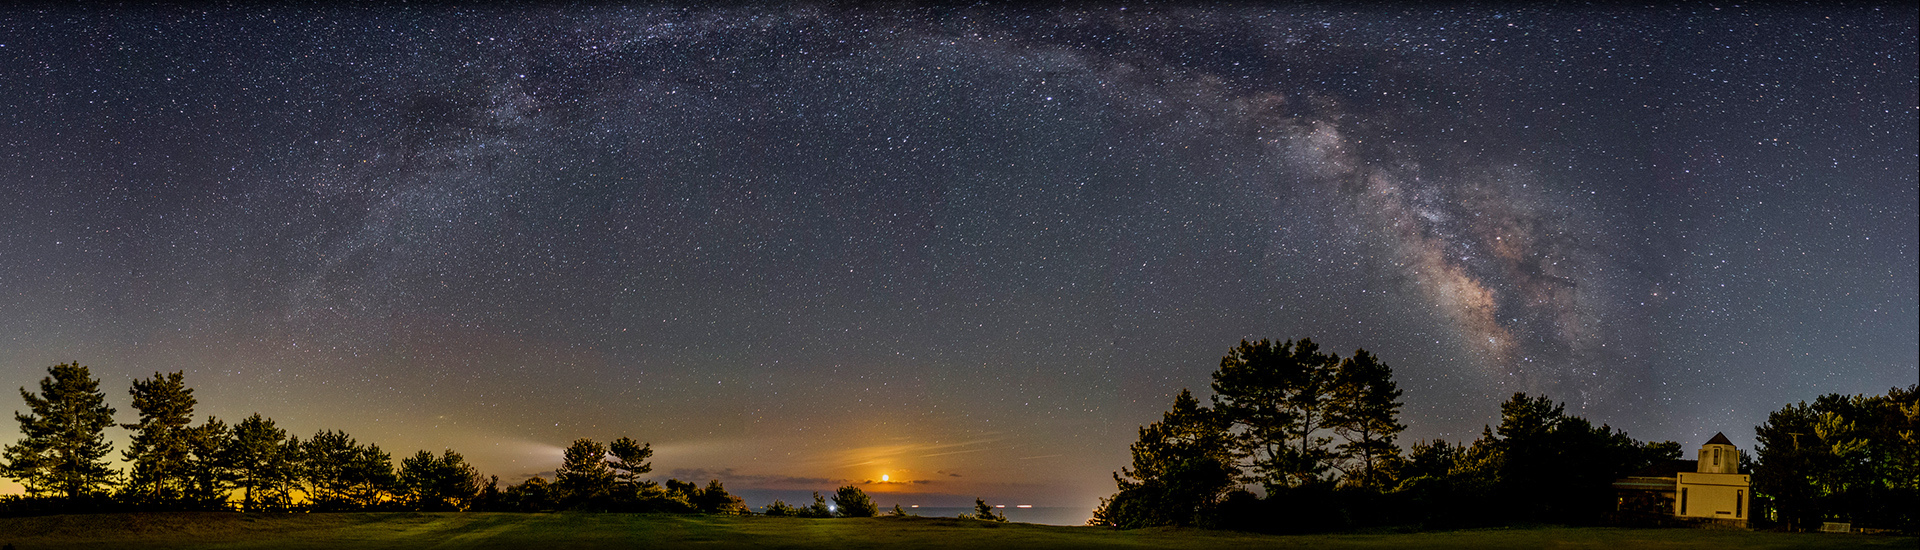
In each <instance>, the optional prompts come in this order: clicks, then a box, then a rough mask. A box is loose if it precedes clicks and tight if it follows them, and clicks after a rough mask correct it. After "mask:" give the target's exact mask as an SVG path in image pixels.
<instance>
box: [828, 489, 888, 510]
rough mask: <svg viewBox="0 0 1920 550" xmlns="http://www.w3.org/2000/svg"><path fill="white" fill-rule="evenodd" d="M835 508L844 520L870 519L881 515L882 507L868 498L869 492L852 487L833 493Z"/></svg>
mask: <svg viewBox="0 0 1920 550" xmlns="http://www.w3.org/2000/svg"><path fill="white" fill-rule="evenodd" d="M833 507H834V508H836V509H838V510H839V512H840V517H843V518H870V517H873V516H875V515H878V514H879V513H880V507H879V506H878V505H875V504H874V503H873V499H871V498H868V497H867V492H866V491H862V490H860V488H859V487H855V486H852V485H847V486H844V487H841V488H840V489H839V490H836V491H834V492H833Z"/></svg>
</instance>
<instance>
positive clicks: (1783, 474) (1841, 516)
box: [1741, 385, 1920, 533]
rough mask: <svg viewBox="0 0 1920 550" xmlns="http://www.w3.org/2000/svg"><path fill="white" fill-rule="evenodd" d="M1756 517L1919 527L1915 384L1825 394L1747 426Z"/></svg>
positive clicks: (1802, 525)
mask: <svg viewBox="0 0 1920 550" xmlns="http://www.w3.org/2000/svg"><path fill="white" fill-rule="evenodd" d="M1754 435H1755V436H1757V437H1756V439H1757V442H1758V445H1757V452H1756V453H1755V454H1756V455H1757V456H1756V457H1754V459H1753V460H1752V462H1751V464H1742V465H1741V467H1742V471H1748V472H1753V493H1754V496H1755V497H1757V498H1756V499H1755V502H1754V504H1753V506H1754V511H1755V513H1756V515H1760V516H1761V517H1765V518H1767V519H1768V520H1770V521H1772V522H1774V523H1777V524H1779V525H1781V526H1783V527H1787V528H1790V529H1796V530H1807V529H1817V528H1819V527H1820V524H1821V523H1823V522H1828V521H1835V522H1848V523H1854V524H1857V525H1862V526H1871V527H1879V528H1884V529H1899V530H1902V531H1906V532H1909V533H1912V532H1920V385H1914V386H1908V387H1906V388H1892V389H1889V390H1887V394H1886V395H1875V396H1862V395H1854V396H1845V395H1839V394H1827V395H1823V396H1820V398H1819V399H1815V400H1814V401H1813V404H1812V405H1808V404H1807V403H1806V402H1800V403H1798V404H1794V405H1787V406H1786V407H1783V408H1781V409H1780V410H1778V411H1774V412H1773V413H1772V414H1769V415H1767V422H1766V423H1765V424H1761V425H1760V426H1758V427H1756V428H1754Z"/></svg>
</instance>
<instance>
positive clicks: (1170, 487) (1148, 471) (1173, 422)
mask: <svg viewBox="0 0 1920 550" xmlns="http://www.w3.org/2000/svg"><path fill="white" fill-rule="evenodd" d="M1227 425H1228V423H1227V421H1226V420H1225V418H1224V417H1222V416H1221V415H1220V414H1219V413H1217V412H1215V411H1213V410H1211V409H1208V408H1206V407H1201V406H1200V401H1199V400H1198V399H1194V397H1193V393H1192V392H1189V391H1187V390H1184V389H1182V390H1180V394H1179V395H1177V396H1174V398H1173V409H1172V410H1169V411H1167V412H1166V414H1165V415H1163V416H1162V418H1161V420H1160V421H1159V422H1155V423H1153V424H1151V425H1147V426H1142V427H1141V428H1140V439H1139V440H1138V441H1136V442H1134V444H1133V446H1132V448H1131V450H1132V451H1133V466H1132V467H1131V468H1122V469H1121V470H1120V472H1118V473H1115V474H1114V476H1113V479H1114V482H1115V483H1116V484H1118V485H1119V492H1117V493H1115V494H1114V495H1113V497H1111V498H1108V499H1105V500H1103V502H1101V504H1100V507H1099V508H1098V509H1096V510H1094V520H1095V522H1096V523H1098V524H1101V525H1109V526H1114V527H1121V528H1128V529H1132V528H1139V527H1153V526H1168V525H1173V526H1186V525H1194V524H1196V523H1198V522H1200V520H1201V519H1202V517H1203V516H1205V515H1206V514H1207V513H1208V512H1209V511H1210V510H1211V509H1212V508H1213V507H1214V505H1215V504H1217V503H1219V501H1220V496H1221V495H1222V494H1224V493H1226V491H1227V490H1228V489H1229V488H1231V487H1233V480H1234V474H1235V473H1236V470H1235V469H1234V467H1233V449H1232V444H1233V441H1232V437H1231V435H1230V434H1228V432H1227Z"/></svg>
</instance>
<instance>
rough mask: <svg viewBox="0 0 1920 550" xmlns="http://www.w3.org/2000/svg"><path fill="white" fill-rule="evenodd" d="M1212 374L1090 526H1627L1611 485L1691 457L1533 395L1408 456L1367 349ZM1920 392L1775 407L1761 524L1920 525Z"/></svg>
mask: <svg viewBox="0 0 1920 550" xmlns="http://www.w3.org/2000/svg"><path fill="white" fill-rule="evenodd" d="M1212 378H1213V383H1212V385H1211V388H1210V389H1212V390H1213V396H1212V398H1211V400H1210V401H1211V402H1210V403H1207V404H1203V403H1202V402H1201V401H1200V400H1199V399H1197V398H1195V397H1194V396H1193V394H1192V392H1190V391H1187V390H1184V389H1183V390H1181V391H1180V393H1179V394H1178V395H1176V396H1175V397H1174V402H1173V407H1172V408H1171V409H1170V410H1168V411H1167V412H1165V413H1164V414H1163V415H1162V417H1161V419H1160V421H1158V422H1154V423H1152V424H1149V425H1147V426H1142V427H1141V428H1140V429H1139V438H1138V440H1137V441H1136V442H1135V443H1134V444H1133V445H1132V447H1131V451H1132V457H1133V459H1132V463H1131V464H1130V465H1129V466H1128V467H1125V468H1122V469H1121V470H1120V471H1119V472H1116V473H1115V474H1114V481H1115V483H1116V485H1117V486H1118V490H1117V492H1116V493H1114V494H1113V495H1112V496H1110V497H1108V498H1105V499H1102V501H1101V504H1100V506H1099V508H1097V509H1095V510H1094V518H1093V519H1092V520H1091V523H1093V524H1096V525H1108V526H1114V527H1120V528H1138V527H1151V526H1198V527H1208V528H1220V529H1235V530H1245V531H1259V532H1271V533H1300V532H1314V531H1337V530H1344V529H1352V528H1362V527H1384V526H1396V527H1413V528H1452V527H1473V526H1488V525H1500V524H1512V523H1524V522H1545V523H1563V524H1607V523H1613V524H1618V523H1620V522H1622V521H1625V520H1626V518H1625V516H1623V515H1622V514H1620V513H1619V508H1620V506H1621V504H1620V503H1621V502H1622V501H1621V499H1620V495H1619V494H1618V493H1616V491H1615V490H1614V489H1613V487H1612V483H1613V482H1614V481H1615V480H1617V479H1620V478H1623V477H1626V476H1628V475H1632V474H1633V473H1634V472H1636V471H1640V470H1643V469H1646V468H1648V467H1650V466H1654V465H1657V464H1664V463H1669V462H1672V461H1675V460H1679V459H1681V458H1682V456H1683V451H1684V450H1687V449H1683V448H1682V447H1681V445H1680V444H1679V443H1676V442H1673V441H1660V442H1644V441H1639V440H1636V439H1633V438H1631V437H1629V436H1627V434H1626V433H1625V432H1623V431H1620V430H1616V429H1614V428H1612V427H1611V426H1608V425H1606V424H1601V425H1599V426H1595V425H1593V423H1592V422H1589V421H1588V420H1586V419H1584V418H1581V417H1579V416H1575V415H1570V414H1567V413H1566V409H1565V406H1564V405H1563V404H1561V403H1557V402H1554V401H1553V400H1551V399H1549V398H1547V397H1544V396H1529V395H1527V394H1525V393H1515V394H1513V396H1512V397H1510V398H1509V399H1508V400H1507V401H1506V402H1504V403H1501V404H1500V423H1499V425H1498V426H1487V427H1484V428H1483V429H1482V431H1481V434H1480V436H1479V437H1478V438H1476V439H1474V440H1473V441H1471V442H1461V443H1450V442H1448V441H1445V440H1442V439H1434V440H1431V441H1419V442H1416V443H1414V444H1412V445H1410V446H1408V447H1407V448H1406V449H1404V450H1403V449H1402V448H1401V447H1400V446H1399V445H1398V444H1397V443H1396V441H1395V440H1396V439H1397V436H1398V435H1399V433H1400V432H1401V431H1402V430H1404V429H1405V425H1403V424H1401V423H1400V421H1399V414H1400V408H1401V406H1402V403H1401V402H1400V400H1399V399H1400V396H1401V393H1402V392H1401V391H1400V390H1399V388H1398V387H1397V385H1396V384H1395V383H1394V382H1393V369H1392V368H1391V367H1389V366H1388V365H1386V364H1385V363H1383V362H1381V361H1380V360H1379V358H1377V357H1375V356H1373V355H1372V354H1371V353H1368V352H1367V351H1366V350H1364V349H1359V350H1355V351H1354V353H1353V354H1352V355H1351V356H1349V357H1345V358H1342V357H1340V356H1338V355H1337V354H1334V353H1328V352H1322V351H1320V348H1319V346H1318V345H1317V344H1315V343H1314V342H1313V341H1312V340H1311V339H1302V340H1300V341H1298V342H1295V341H1286V342H1279V343H1275V342H1272V341H1268V340H1261V341H1259V342H1246V341H1242V342H1241V343H1240V345H1239V346H1237V347H1235V348H1233V349H1232V350H1230V351H1229V352H1228V353H1227V355H1226V356H1224V357H1222V358H1221V360H1220V367H1219V368H1218V369H1217V370H1216V371H1214V373H1213V376H1212ZM1916 388H1920V386H1916V387H1909V388H1907V389H1899V388H1896V389H1894V390H1892V391H1890V392H1889V393H1888V395H1886V396H1878V397H1860V396H1855V397H1844V396H1839V395H1830V396H1825V397H1822V398H1820V399H1819V400H1817V401H1816V402H1815V403H1814V404H1813V405H1806V404H1804V403H1802V404H1800V405H1797V406H1789V407H1787V408H1785V409H1782V410H1781V411H1779V412H1776V413H1774V414H1773V415H1772V416H1770V417H1769V419H1768V421H1767V424H1765V425H1763V426H1760V427H1757V428H1756V432H1757V434H1758V436H1759V443H1760V446H1759V452H1758V460H1757V461H1753V460H1749V461H1748V463H1747V464H1743V465H1742V469H1741V471H1742V472H1743V473H1751V475H1752V480H1753V496H1754V504H1753V506H1754V510H1755V519H1756V521H1755V522H1754V523H1755V524H1756V525H1758V526H1762V527H1766V526H1771V525H1773V523H1770V522H1779V523H1780V525H1782V526H1786V527H1792V528H1800V529H1805V528H1808V527H1813V528H1817V527H1818V526H1819V525H1818V523H1817V522H1818V521H1837V520H1849V519H1850V520H1852V521H1863V522H1868V523H1871V524H1874V525H1878V526H1884V527H1885V528H1890V529H1902V530H1906V531H1910V532H1911V531H1914V530H1916V524H1915V516H1916V515H1917V514H1920V512H1916V510H1920V488H1917V487H1916V486H1917V485H1920V439H1917V438H1916V436H1915V433H1916V432H1920V392H1916ZM1254 488H1257V489H1259V490H1260V494H1256V493H1255V492H1254V491H1252V490H1250V489H1254Z"/></svg>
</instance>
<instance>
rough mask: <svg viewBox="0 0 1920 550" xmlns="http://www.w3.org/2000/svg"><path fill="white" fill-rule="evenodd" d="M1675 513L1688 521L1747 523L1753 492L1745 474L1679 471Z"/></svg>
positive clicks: (1674, 502) (1674, 504)
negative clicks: (1690, 519)
mask: <svg viewBox="0 0 1920 550" xmlns="http://www.w3.org/2000/svg"><path fill="white" fill-rule="evenodd" d="M1678 481H1679V482H1678V484H1677V485H1678V487H1677V489H1678V490H1677V491H1676V494H1675V496H1674V501H1673V514H1674V515H1676V516H1681V517H1689V518H1719V519H1737V520H1745V519H1747V515H1748V514H1750V513H1751V512H1752V506H1751V505H1752V503H1751V502H1750V500H1751V498H1752V497H1753V489H1752V487H1751V485H1749V483H1748V479H1747V476H1746V475H1745V474H1709V473H1698V472H1680V474H1679V480H1678Z"/></svg>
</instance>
